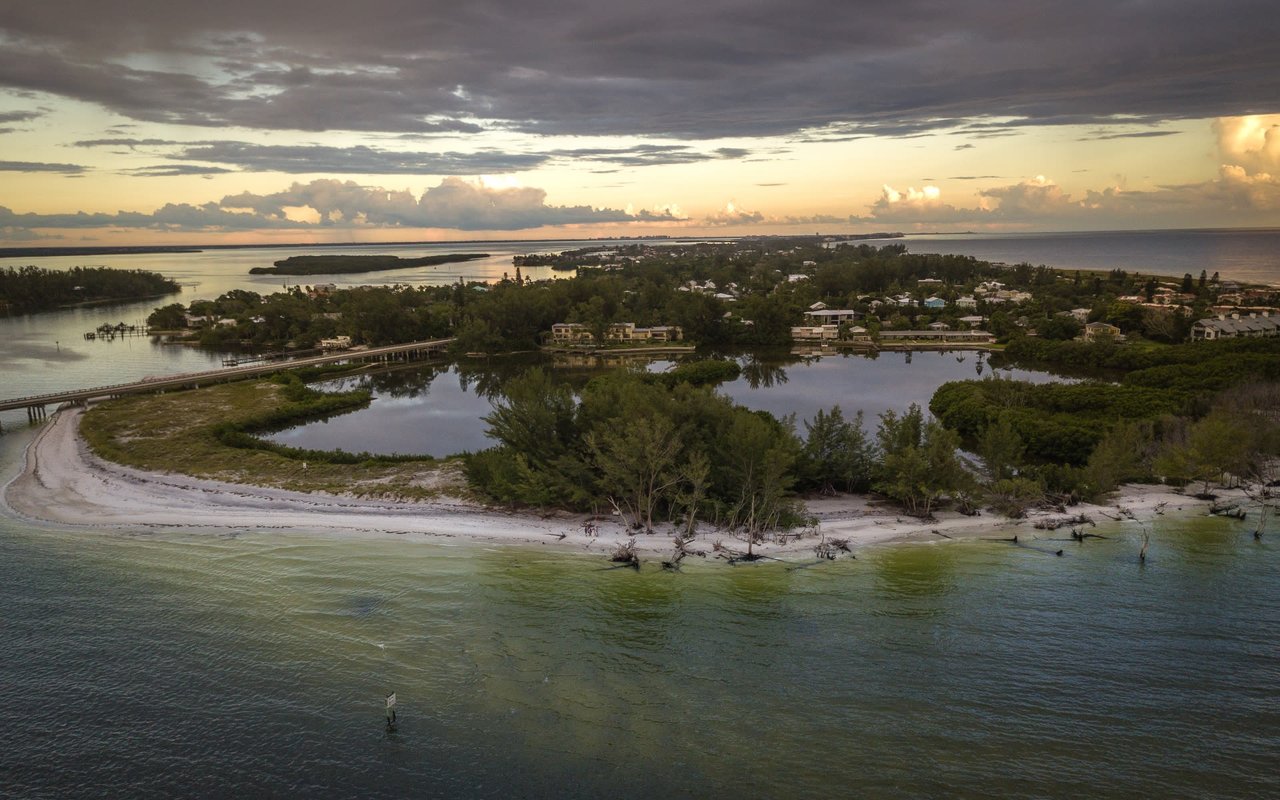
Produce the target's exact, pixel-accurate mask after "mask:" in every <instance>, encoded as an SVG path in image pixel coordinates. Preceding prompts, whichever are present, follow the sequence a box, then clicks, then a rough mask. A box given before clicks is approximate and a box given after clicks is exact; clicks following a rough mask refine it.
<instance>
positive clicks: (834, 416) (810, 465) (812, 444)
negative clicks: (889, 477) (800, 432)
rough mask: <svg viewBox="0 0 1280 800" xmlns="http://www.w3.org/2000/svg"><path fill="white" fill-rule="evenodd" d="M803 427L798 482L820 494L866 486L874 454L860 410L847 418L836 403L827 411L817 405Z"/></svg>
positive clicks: (797, 470)
mask: <svg viewBox="0 0 1280 800" xmlns="http://www.w3.org/2000/svg"><path fill="white" fill-rule="evenodd" d="M804 427H805V433H806V436H805V443H804V446H803V447H801V449H800V457H799V459H798V461H797V464H796V473H797V476H798V479H799V482H800V485H801V486H803V487H805V488H811V489H817V490H818V491H819V492H822V493H823V494H834V493H835V492H837V491H844V492H855V491H860V490H863V489H866V488H867V487H869V486H870V483H871V472H872V469H873V467H874V464H875V455H874V453H873V452H872V447H871V443H870V442H869V441H868V440H867V435H866V433H865V432H864V431H863V429H862V412H861V411H859V412H858V413H857V414H856V415H854V418H853V421H852V422H849V421H846V420H845V418H844V413H843V412H842V411H841V409H840V406H835V407H834V408H832V409H831V412H830V413H827V412H824V411H822V410H821V409H820V410H819V411H818V413H817V414H816V415H814V418H813V421H812V422H806V423H805V424H804Z"/></svg>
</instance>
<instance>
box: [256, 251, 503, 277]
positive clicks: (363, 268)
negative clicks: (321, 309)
mask: <svg viewBox="0 0 1280 800" xmlns="http://www.w3.org/2000/svg"><path fill="white" fill-rule="evenodd" d="M488 257H489V254H488V253H449V254H447V255H438V256H423V257H422V258H399V257H397V256H343V255H327V256H290V257H289V258H286V259H282V260H280V261H277V262H275V266H274V267H254V268H253V269H251V270H249V274H250V275H350V274H353V273H359V272H382V271H385V270H392V269H409V268H410V267H435V266H439V265H440V264H456V263H458V262H462V261H474V260H476V259H477V258H488Z"/></svg>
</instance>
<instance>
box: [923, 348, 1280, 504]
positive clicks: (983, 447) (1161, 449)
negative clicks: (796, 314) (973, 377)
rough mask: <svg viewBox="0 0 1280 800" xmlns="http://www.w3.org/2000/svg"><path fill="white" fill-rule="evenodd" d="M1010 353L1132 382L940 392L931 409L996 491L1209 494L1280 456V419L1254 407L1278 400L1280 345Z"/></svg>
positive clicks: (957, 385)
mask: <svg viewBox="0 0 1280 800" xmlns="http://www.w3.org/2000/svg"><path fill="white" fill-rule="evenodd" d="M1009 351H1010V355H1013V356H1015V357H1020V356H1021V357H1025V356H1026V354H1028V353H1035V354H1036V355H1037V358H1038V360H1040V361H1041V362H1042V363H1043V361H1045V360H1049V361H1051V363H1052V359H1054V358H1055V357H1063V358H1065V359H1066V360H1068V361H1070V363H1072V364H1073V365H1079V364H1082V363H1084V364H1088V365H1091V366H1095V367H1104V368H1108V369H1112V370H1117V371H1122V374H1121V377H1120V380H1119V382H1118V383H1108V382H1102V381H1084V382H1079V383H1074V384H1066V383H1049V384H1031V383H1025V382H1019V381H1009V380H1000V379H989V380H985V381H962V382H953V383H948V384H944V385H943V386H941V387H940V388H939V389H938V391H937V392H936V393H935V394H934V396H933V399H932V401H931V402H930V409H931V410H932V411H933V413H934V414H935V415H936V416H937V417H938V419H939V420H940V421H941V422H942V423H943V424H945V425H946V426H947V427H949V428H951V429H953V430H955V431H956V432H957V433H959V434H960V435H961V437H962V439H963V440H964V441H965V442H968V443H970V444H972V445H973V446H974V448H975V450H976V451H977V452H978V453H980V454H981V455H982V456H983V459H984V461H985V462H986V464H987V469H988V474H989V478H990V480H991V481H992V482H996V481H1001V480H1010V479H1013V478H1015V477H1017V478H1021V479H1026V480H1033V481H1035V482H1036V483H1038V484H1039V486H1040V488H1041V489H1042V490H1043V491H1045V492H1051V493H1052V492H1057V493H1065V494H1067V495H1072V496H1079V497H1084V498H1089V499H1094V498H1098V497H1101V496H1103V495H1105V494H1107V493H1108V492H1111V491H1114V490H1115V488H1116V487H1117V486H1119V485H1120V483H1122V482H1125V481H1135V480H1141V481H1155V480H1161V479H1164V480H1168V481H1170V482H1174V483H1177V484H1185V483H1191V482H1198V483H1200V484H1201V492H1202V493H1207V492H1208V491H1209V486H1210V483H1211V482H1213V481H1215V480H1223V479H1231V480H1237V479H1241V478H1243V477H1245V476H1247V475H1249V474H1251V473H1257V472H1259V471H1260V469H1261V466H1260V465H1261V464H1263V463H1264V462H1266V461H1267V460H1268V459H1270V458H1273V457H1276V456H1280V445H1278V444H1277V441H1276V440H1277V437H1280V421H1277V420H1276V419H1274V414H1271V415H1270V416H1269V415H1268V412H1267V406H1266V404H1265V403H1264V402H1262V401H1260V400H1253V401H1250V400H1249V398H1272V399H1274V397H1275V391H1274V389H1269V388H1267V387H1275V386H1277V385H1280V383H1277V382H1280V340H1277V339H1234V340H1219V341H1215V342H1199V343H1195V344H1187V345H1177V346H1169V347H1160V348H1154V349H1152V348H1137V349H1129V348H1117V347H1115V346H1114V345H1111V344H1104V345H1082V344H1080V343H1047V342H1037V343H1035V344H1034V345H1027V344H1015V345H1011V346H1010V348H1009ZM1250 403H1252V404H1250ZM1009 488H1010V487H1009V486H1008V485H1005V486H1003V487H1002V489H1003V490H1008V489H1009ZM1024 488H1025V487H1024ZM1024 493H1025V492H1024Z"/></svg>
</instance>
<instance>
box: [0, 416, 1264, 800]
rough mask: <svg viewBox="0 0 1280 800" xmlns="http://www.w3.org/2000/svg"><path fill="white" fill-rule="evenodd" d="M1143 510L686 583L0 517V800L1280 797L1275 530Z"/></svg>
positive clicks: (391, 547)
mask: <svg viewBox="0 0 1280 800" xmlns="http://www.w3.org/2000/svg"><path fill="white" fill-rule="evenodd" d="M20 438H22V437H21V436H10V437H6V439H7V441H5V443H4V444H5V445H6V446H7V445H9V444H11V443H12V442H15V441H17V440H18V439H20ZM2 455H3V456H4V459H5V461H6V463H7V465H8V466H9V467H10V468H11V467H12V464H13V458H14V455H15V454H14V451H13V450H12V448H9V449H7V450H5V451H4V452H3V454H2ZM1151 528H1152V530H1153V536H1152V543H1151V549H1150V553H1149V558H1148V562H1147V565H1146V566H1145V568H1144V567H1141V566H1139V564H1138V563H1137V559H1136V553H1137V550H1138V547H1139V541H1140V532H1139V530H1138V528H1137V527H1136V525H1134V524H1133V523H1127V524H1125V525H1120V524H1115V525H1111V526H1110V527H1107V528H1100V529H1099V531H1100V532H1102V533H1104V534H1105V535H1107V536H1109V537H1111V538H1108V539H1106V540H1089V541H1088V542H1086V543H1084V544H1080V543H1076V542H1072V541H1065V542H1064V541H1035V542H1032V543H1030V545H1028V546H1014V545H1012V544H1009V543H1006V542H944V543H939V544H917V545H889V546H880V547H874V548H869V549H866V550H863V551H861V552H860V553H858V557H857V559H856V560H853V559H850V560H844V561H838V562H824V563H821V564H818V565H812V566H810V565H804V564H783V563H764V564H758V565H754V566H738V567H730V566H728V565H726V564H725V563H723V562H716V561H709V562H704V561H701V560H695V562H694V563H692V564H690V565H689V566H688V567H687V568H686V569H685V571H683V572H682V573H678V574H672V573H665V572H662V571H661V570H659V569H656V568H655V566H654V565H652V564H647V565H645V567H644V568H643V569H642V570H641V571H640V572H639V573H636V572H633V571H631V570H611V569H607V568H606V567H607V566H608V565H607V564H606V562H605V559H604V557H603V556H602V555H600V554H575V553H572V552H565V551H559V550H553V549H552V548H550V547H547V548H545V549H543V548H536V547H530V548H524V549H519V548H505V549H504V548H494V547H485V546H479V545H458V546H446V545H442V544H438V543H431V542H427V541H422V540H420V539H418V540H415V539H412V538H409V537H384V538H336V537H325V536H309V535H303V534H280V533H260V532H253V531H246V532H243V533H241V534H240V535H236V536H228V535H201V534H194V533H176V532H159V531H148V530H134V531H115V532H107V533H83V532H71V531H44V530H34V529H32V528H31V527H30V526H28V525H25V524H23V523H20V522H17V521H14V520H12V519H6V518H0V607H2V608H3V609H4V614H3V616H2V617H0V720H3V721H4V722H3V724H0V794H4V795H6V796H15V797H95V796H102V797H108V796H109V797H119V796H145V797H171V796H190V795H193V794H199V795H204V796H258V795H280V796H286V795H287V796H293V795H299V794H305V795H307V796H321V797H404V796H447V797H507V796H521V797H598V796H610V797H653V796H681V797H743V796H751V797H830V796H863V797H920V796H966V797H967V796H990V797H1063V796H1088V797H1151V796H1169V797H1174V796H1177V797H1242V798H1243V797H1269V796H1271V797H1273V796H1276V795H1277V793H1280V779H1278V778H1277V773H1276V771H1275V770H1274V769H1273V766H1274V760H1275V756H1276V754H1277V752H1280V702H1278V701H1277V698H1278V697H1280V660H1277V658H1276V642H1277V641H1278V640H1280V582H1278V581H1277V580H1276V576H1277V564H1278V563H1280V558H1278V557H1280V551H1277V549H1276V546H1275V542H1276V541H1280V530H1274V529H1273V530H1271V531H1269V532H1268V535H1267V536H1266V537H1264V539H1263V541H1262V542H1261V543H1258V542H1255V541H1254V540H1253V539H1252V537H1251V536H1250V535H1249V533H1248V531H1249V526H1248V524H1247V523H1240V522H1236V521H1232V520H1219V519H1208V518H1197V519H1191V520H1178V519H1174V518H1172V517H1161V518H1159V519H1158V520H1157V521H1156V523H1154V524H1153V525H1152V526H1151ZM1045 535H1046V536H1053V534H1045ZM1058 548H1063V549H1064V550H1065V554H1064V556H1063V557H1061V558H1058V557H1055V556H1054V555H1053V551H1054V550H1056V549H1058ZM390 691H395V692H396V693H397V695H398V700H399V720H400V726H399V731H398V732H397V733H396V734H394V735H390V736H388V735H387V734H386V733H385V731H384V730H383V720H382V698H383V695H384V694H385V693H387V692H390Z"/></svg>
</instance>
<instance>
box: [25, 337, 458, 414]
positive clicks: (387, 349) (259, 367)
mask: <svg viewBox="0 0 1280 800" xmlns="http://www.w3.org/2000/svg"><path fill="white" fill-rule="evenodd" d="M453 341H454V340H453V339H452V338H449V339H433V340H431V341H426V342H405V343H403V344H391V345H383V346H382V347H371V348H369V349H366V350H344V351H341V352H335V353H332V354H329V355H322V356H309V357H307V358H299V359H294V360H292V361H273V362H271V363H269V364H248V365H245V366H241V367H225V368H223V369H210V370H204V371H201V372H180V373H177V374H175V375H161V376H156V377H154V378H147V379H143V380H139V381H131V382H129V383H112V384H107V385H105V386H91V387H88V388H85V389H64V390H62V391H60V392H47V393H44V394H33V395H29V396H27V397H13V398H9V399H5V400H0V408H3V407H7V408H23V407H25V406H37V405H50V404H52V403H57V402H65V401H67V400H71V399H74V398H78V397H83V396H90V397H93V396H98V395H107V394H114V393H116V392H120V391H128V390H143V389H146V388H148V387H153V386H154V387H159V386H165V385H170V384H174V383H187V382H189V381H196V380H201V379H204V378H214V377H229V376H234V375H240V374H247V375H252V374H265V373H269V372H277V371H280V370H286V369H292V368H294V367H299V366H306V365H308V364H316V363H324V362H327V361H341V360H343V359H345V358H364V357H368V356H378V355H383V354H385V353H396V352H402V351H406V350H420V349H426V348H434V347H442V346H445V345H448V344H452V343H453Z"/></svg>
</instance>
